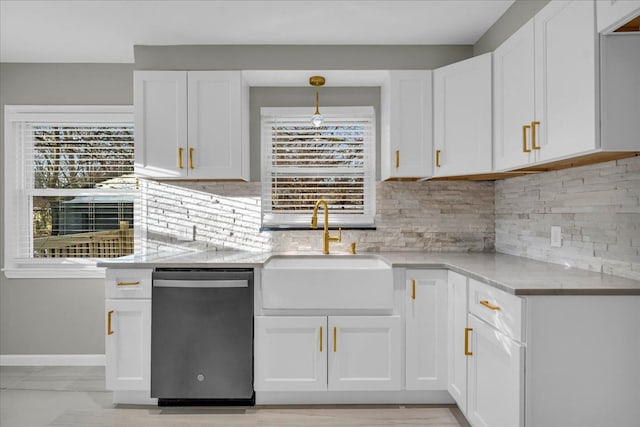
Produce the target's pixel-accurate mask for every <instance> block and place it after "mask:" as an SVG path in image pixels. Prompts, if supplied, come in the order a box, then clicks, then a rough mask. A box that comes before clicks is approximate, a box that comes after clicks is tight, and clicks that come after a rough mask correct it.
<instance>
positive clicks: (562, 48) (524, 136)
mask: <svg viewBox="0 0 640 427" xmlns="http://www.w3.org/2000/svg"><path fill="white" fill-rule="evenodd" d="M597 46H598V41H597V34H596V31H595V3H594V2H593V1H580V0H574V1H560V0H558V1H552V2H550V3H549V4H548V5H547V6H545V7H544V8H543V9H542V10H541V11H540V12H539V13H538V14H537V15H536V16H535V17H534V18H533V20H531V21H529V22H528V23H527V24H525V25H524V26H523V27H522V28H520V29H519V30H518V31H517V32H516V33H514V35H513V36H512V37H510V38H509V39H508V40H507V41H506V42H505V43H504V44H502V45H501V46H500V47H499V48H498V49H496V51H495V52H494V103H495V104H494V105H495V111H494V132H495V134H494V169H495V170H497V171H500V170H506V169H513V168H518V167H522V166H527V165H529V164H532V163H538V162H548V161H550V160H559V159H562V158H567V157H572V156H576V155H580V154H585V153H589V152H593V151H594V150H596V149H599V148H600V141H599V135H598V132H599V129H598V128H597V126H598V122H599V120H598V112H599V108H598V107H599V106H598V103H597V93H598V74H597V66H598V56H597Z"/></svg>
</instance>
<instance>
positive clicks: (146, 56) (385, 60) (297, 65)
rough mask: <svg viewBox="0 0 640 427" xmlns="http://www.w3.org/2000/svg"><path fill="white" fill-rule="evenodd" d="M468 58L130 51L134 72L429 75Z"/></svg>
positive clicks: (316, 51)
mask: <svg viewBox="0 0 640 427" xmlns="http://www.w3.org/2000/svg"><path fill="white" fill-rule="evenodd" d="M472 54H473V47H472V46H468V45H438V46H424V45H415V46H413V45H412V46H408V45H401V46H394V45H384V46H363V45H360V46H301V45H288V46H286V45H278V46H264V45H261V46H246V45H245V46H226V45H217V46H199V45H198V46H134V56H135V62H136V63H135V68H136V70H313V69H316V70H388V69H417V70H430V69H433V68H438V67H442V66H444V65H447V64H451V63H453V62H457V61H460V60H462V59H466V58H469V57H471V56H472Z"/></svg>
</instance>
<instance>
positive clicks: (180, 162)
mask: <svg viewBox="0 0 640 427" xmlns="http://www.w3.org/2000/svg"><path fill="white" fill-rule="evenodd" d="M182 153H184V148H182V147H180V148H178V168H179V169H184V165H183V164H182Z"/></svg>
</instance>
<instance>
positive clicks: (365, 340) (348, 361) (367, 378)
mask: <svg viewBox="0 0 640 427" xmlns="http://www.w3.org/2000/svg"><path fill="white" fill-rule="evenodd" d="M327 332H328V333H329V334H330V339H329V341H330V344H331V345H330V348H329V351H328V356H329V367H328V372H329V381H328V385H329V387H328V389H329V390H400V386H401V381H400V374H401V372H402V369H401V366H402V364H401V359H400V354H401V348H400V345H401V336H400V335H401V334H400V316H329V329H328V331H327Z"/></svg>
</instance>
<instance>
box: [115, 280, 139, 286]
mask: <svg viewBox="0 0 640 427" xmlns="http://www.w3.org/2000/svg"><path fill="white" fill-rule="evenodd" d="M139 284H140V281H139V280H136V281H135V282H118V283H116V286H138V285H139Z"/></svg>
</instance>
